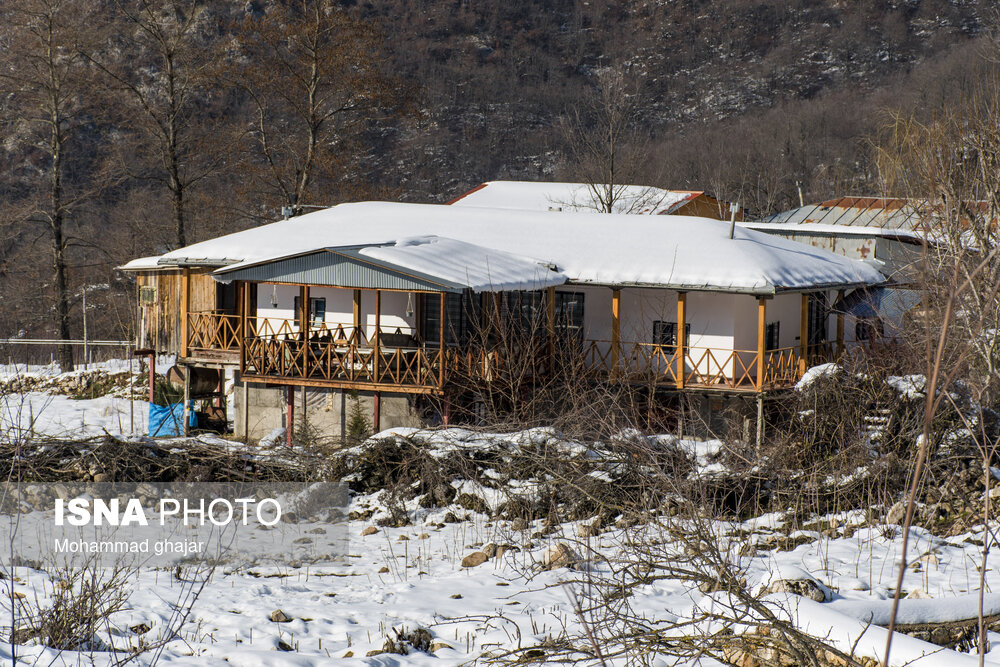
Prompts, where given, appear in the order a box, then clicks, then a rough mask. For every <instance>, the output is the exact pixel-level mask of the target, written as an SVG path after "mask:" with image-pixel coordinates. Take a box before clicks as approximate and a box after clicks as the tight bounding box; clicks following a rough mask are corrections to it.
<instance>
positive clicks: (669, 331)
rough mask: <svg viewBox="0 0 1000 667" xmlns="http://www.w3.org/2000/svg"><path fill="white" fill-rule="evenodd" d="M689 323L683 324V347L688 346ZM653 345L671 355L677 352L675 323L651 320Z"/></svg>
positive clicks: (689, 335) (689, 336)
mask: <svg viewBox="0 0 1000 667" xmlns="http://www.w3.org/2000/svg"><path fill="white" fill-rule="evenodd" d="M690 341H691V323H690V322H685V323H684V346H685V347H687V346H689V345H690ZM653 344H654V345H656V346H657V347H659V348H660V349H661V350H663V351H664V352H667V353H669V354H673V353H674V352H675V351H676V350H677V322H673V321H670V320H653Z"/></svg>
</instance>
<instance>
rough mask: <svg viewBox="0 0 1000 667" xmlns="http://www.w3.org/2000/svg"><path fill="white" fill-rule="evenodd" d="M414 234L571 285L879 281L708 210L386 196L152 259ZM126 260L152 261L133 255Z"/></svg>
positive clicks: (253, 260) (281, 255) (375, 241)
mask: <svg viewBox="0 0 1000 667" xmlns="http://www.w3.org/2000/svg"><path fill="white" fill-rule="evenodd" d="M414 234H422V235H425V236H431V235H433V236H438V237H443V238H450V239H454V240H457V241H463V242H465V243H471V244H474V245H477V246H481V247H482V248H484V249H487V251H489V252H492V251H499V252H504V253H510V254H513V255H516V256H518V257H520V258H524V259H528V260H530V261H532V262H534V263H536V264H537V263H542V264H544V265H546V266H554V267H556V268H557V269H558V272H559V273H560V274H561V275H562V276H564V277H565V279H566V280H568V281H569V282H572V283H576V284H594V285H608V286H610V285H621V286H646V287H666V288H669V289H683V290H718V291H724V292H731V293H748V294H774V293H775V292H778V291H799V290H812V289H823V288H825V287H827V286H852V285H859V284H878V283H881V282H883V281H884V278H883V277H882V276H881V275H880V274H879V273H878V271H876V270H875V269H873V268H871V267H869V266H866V265H864V264H863V263H861V262H857V261H854V260H851V259H848V258H845V257H840V256H838V255H834V254H833V253H829V252H826V251H824V250H821V249H818V248H813V247H810V246H807V245H805V244H801V243H796V242H794V241H788V240H785V239H782V238H779V237H777V236H771V235H768V234H763V233H761V232H756V231H752V230H749V229H744V228H741V227H737V229H736V230H735V234H734V236H733V238H730V225H729V223H728V222H724V221H720V220H712V219H708V218H696V217H687V216H676V215H666V216H657V217H655V218H654V217H653V216H648V215H615V214H609V215H594V214H592V213H573V212H566V213H549V212H546V211H538V212H535V211H515V210H506V209H505V210H501V209H489V208H477V207H465V208H463V207H458V206H441V205H433V204H400V203H391V202H361V203H355V204H340V205H338V206H335V207H333V208H329V209H325V210H322V211H317V212H316V213H309V214H306V215H303V216H299V217H297V218H292V219H291V220H283V221H281V222H276V223H272V224H270V225H263V226H261V227H254V228H252V229H248V230H245V231H242V232H237V233H234V234H229V235H226V236H221V237H219V238H215V239H211V240H209V241H203V242H201V243H197V244H195V245H192V246H188V247H186V248H180V249H178V250H175V251H172V252H170V253H167V254H166V255H164V256H163V257H161V258H159V259H158V260H157V261H161V260H166V261H179V259H181V258H183V259H185V260H189V259H190V258H199V257H204V258H212V257H242V258H243V260H242V262H240V263H239V264H234V265H232V267H231V270H232V271H235V270H242V269H244V268H248V267H249V266H250V265H257V264H261V263H263V262H265V261H267V262H271V261H279V260H282V259H285V258H288V257H291V256H298V255H302V254H304V253H310V252H313V251H315V250H317V249H321V248H327V247H330V246H339V247H343V246H345V245H366V246H372V245H379V244H382V245H387V244H396V243H398V242H399V241H400V240H402V239H406V238H408V237H412V236H413V235H414ZM398 261H402V259H399V260H398ZM456 265H460V263H458V262H456ZM156 266H157V264H156V263H153V264H152V268H156ZM124 268H125V269H126V270H146V269H148V268H150V264H149V260H136V261H133V262H130V263H129V264H128V265H126V266H125V267H124ZM227 269H230V267H227ZM227 269H222V270H219V271H217V272H216V275H218V276H219V277H223V276H224V275H225V274H226V273H227Z"/></svg>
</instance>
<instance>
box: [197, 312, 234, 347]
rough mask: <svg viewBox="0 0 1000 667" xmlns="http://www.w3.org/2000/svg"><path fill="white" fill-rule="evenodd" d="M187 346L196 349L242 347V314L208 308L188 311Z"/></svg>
mask: <svg viewBox="0 0 1000 667" xmlns="http://www.w3.org/2000/svg"><path fill="white" fill-rule="evenodd" d="M187 317H188V330H187V331H188V334H187V335H188V339H187V346H188V348H190V349H194V350H223V351H236V350H239V349H240V338H241V335H240V316H239V315H228V314H226V313H219V312H216V311H212V310H208V311H202V312H194V313H188V315H187Z"/></svg>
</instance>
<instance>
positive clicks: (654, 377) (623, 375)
mask: <svg viewBox="0 0 1000 667" xmlns="http://www.w3.org/2000/svg"><path fill="white" fill-rule="evenodd" d="M834 358H835V356H834V346H833V344H828V343H823V344H821V345H815V346H810V348H809V349H808V354H807V359H808V363H807V364H805V366H811V365H815V364H819V363H824V362H826V361H831V360H833V359H834ZM584 361H585V364H586V365H587V367H588V368H590V369H592V370H595V371H597V372H599V373H600V374H602V375H604V376H606V377H608V378H611V379H617V380H620V381H628V382H633V383H648V384H652V385H657V386H674V387H680V386H685V387H713V388H719V389H735V390H740V389H742V390H752V391H763V390H767V389H774V388H779V387H787V386H791V385H793V384H795V382H797V381H798V380H799V378H801V377H802V370H803V364H801V363H800V361H801V350H800V348H799V347H797V346H796V347H784V348H779V349H776V350H768V351H767V352H765V353H764V368H763V373H762V376H763V377H762V379H763V382H762V383H761V382H759V381H758V352H757V351H756V350H730V349H720V348H709V347H685V348H684V359H683V367H682V366H681V359H680V355H679V354H678V351H677V349H676V348H675V347H674V346H667V345H656V344H653V343H635V342H622V343H619V344H618V346H617V350H616V349H615V346H614V345H613V344H612V343H611V341H588V342H587V343H586V344H585V347H584ZM681 377H683V383H682V382H681V381H680V379H681Z"/></svg>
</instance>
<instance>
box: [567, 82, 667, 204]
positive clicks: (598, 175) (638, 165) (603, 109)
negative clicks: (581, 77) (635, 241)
mask: <svg viewBox="0 0 1000 667" xmlns="http://www.w3.org/2000/svg"><path fill="white" fill-rule="evenodd" d="M641 99H642V98H641V93H640V89H639V85H638V83H637V82H636V80H634V79H633V78H632V77H630V76H629V74H628V73H627V72H626V70H625V69H623V68H620V67H611V68H607V69H604V70H602V71H601V72H600V73H599V74H597V76H596V81H595V87H594V89H593V90H592V91H590V93H589V94H588V95H587V96H586V97H585V98H584V100H583V102H582V103H581V104H578V105H576V106H573V107H572V108H570V109H569V111H568V112H567V113H566V115H565V116H563V118H562V119H561V120H560V121H559V131H560V134H561V136H562V140H563V142H564V144H565V146H566V153H567V160H568V164H567V165H566V168H565V172H566V174H567V175H568V176H569V178H571V179H572V180H574V181H580V182H582V183H586V184H587V189H588V191H589V195H590V198H591V200H592V201H591V202H565V203H568V204H570V205H571V206H575V207H583V208H596V209H597V210H598V211H600V212H602V213H637V212H639V211H643V210H646V209H649V208H652V207H655V206H656V205H657V204H659V203H660V202H659V200H660V199H661V198H662V195H661V194H660V193H659V191H658V190H656V189H654V188H645V189H642V190H641V191H639V192H636V191H635V190H630V189H629V187H628V186H629V185H632V184H636V183H640V182H642V181H646V182H649V180H650V179H651V177H652V175H651V173H650V171H651V168H650V165H649V159H648V158H649V153H648V150H647V141H648V138H649V137H648V135H647V134H646V133H645V132H644V131H643V130H642V125H641V120H642V118H641V111H642V105H641Z"/></svg>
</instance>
